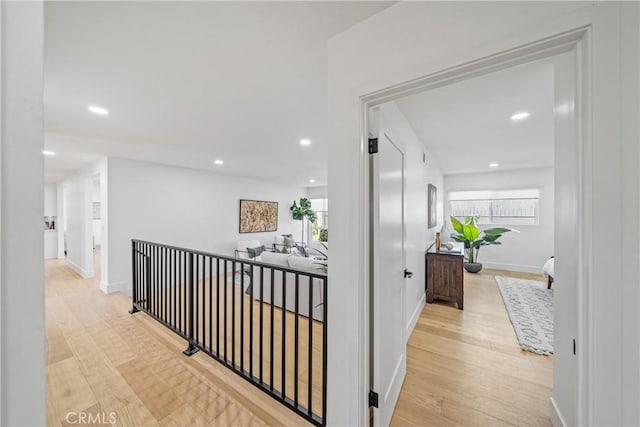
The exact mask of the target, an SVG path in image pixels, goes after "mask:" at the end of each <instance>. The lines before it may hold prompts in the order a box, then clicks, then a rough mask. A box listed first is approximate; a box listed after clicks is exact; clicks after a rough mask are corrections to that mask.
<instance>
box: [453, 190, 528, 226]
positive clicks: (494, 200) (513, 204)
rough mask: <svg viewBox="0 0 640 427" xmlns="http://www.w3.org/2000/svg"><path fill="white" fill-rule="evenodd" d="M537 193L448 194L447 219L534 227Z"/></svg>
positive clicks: (476, 192) (456, 192)
mask: <svg viewBox="0 0 640 427" xmlns="http://www.w3.org/2000/svg"><path fill="white" fill-rule="evenodd" d="M539 201H540V190H537V189H521V190H501V191H452V192H450V193H449V207H450V213H451V216H455V217H456V218H458V219H462V218H464V217H466V216H479V217H480V220H479V221H478V223H479V224H508V225H511V224H513V225H518V224H525V225H537V224H538V220H539V218H538V213H539V208H538V205H539Z"/></svg>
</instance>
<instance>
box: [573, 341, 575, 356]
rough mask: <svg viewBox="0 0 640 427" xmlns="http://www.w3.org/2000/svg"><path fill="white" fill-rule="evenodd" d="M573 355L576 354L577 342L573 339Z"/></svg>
mask: <svg viewBox="0 0 640 427" xmlns="http://www.w3.org/2000/svg"><path fill="white" fill-rule="evenodd" d="M573 354H576V340H575V338H574V339H573Z"/></svg>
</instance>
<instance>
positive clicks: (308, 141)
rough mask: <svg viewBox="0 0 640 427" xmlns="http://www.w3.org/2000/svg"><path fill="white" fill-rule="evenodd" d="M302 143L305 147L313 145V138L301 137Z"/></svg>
mask: <svg viewBox="0 0 640 427" xmlns="http://www.w3.org/2000/svg"><path fill="white" fill-rule="evenodd" d="M300 145H302V146H303V147H308V146H310V145H311V140H310V139H308V138H304V139H301V140H300Z"/></svg>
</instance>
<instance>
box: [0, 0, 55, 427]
mask: <svg viewBox="0 0 640 427" xmlns="http://www.w3.org/2000/svg"><path fill="white" fill-rule="evenodd" d="M0 10H1V13H0V14H1V17H2V22H1V25H0V27H1V35H0V38H1V39H2V43H1V55H0V58H1V60H0V62H1V66H2V69H1V76H2V80H1V81H2V83H1V92H2V104H1V105H2V119H1V125H2V137H1V138H0V146H1V150H0V151H1V152H2V157H1V164H0V169H1V173H2V175H1V181H2V187H0V201H1V202H2V204H1V209H2V210H1V214H0V216H1V219H2V221H1V223H0V234H1V235H2V238H1V239H0V247H1V249H0V254H1V257H2V258H1V259H0V272H1V276H0V282H1V284H0V289H1V292H2V300H1V307H0V350H1V353H0V361H1V368H0V378H1V381H0V384H1V390H0V398H1V400H0V414H1V419H0V424H2V425H6V426H22V425H30V426H36V425H38V426H41V425H45V424H46V394H45V393H46V386H45V384H46V382H45V360H46V344H45V324H44V271H43V250H42V228H43V227H42V219H43V216H44V215H43V212H44V209H43V197H42V194H43V173H42V169H43V161H42V153H41V152H42V149H43V136H42V135H43V129H42V128H43V106H42V81H43V71H42V70H43V64H42V60H43V47H42V40H43V7H42V2H37V1H34V2H28V3H23V2H2V3H1V4H0Z"/></svg>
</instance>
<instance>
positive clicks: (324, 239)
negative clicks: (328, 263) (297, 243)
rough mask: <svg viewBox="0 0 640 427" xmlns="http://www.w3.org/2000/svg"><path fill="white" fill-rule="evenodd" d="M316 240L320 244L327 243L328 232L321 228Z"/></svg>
mask: <svg viewBox="0 0 640 427" xmlns="http://www.w3.org/2000/svg"><path fill="white" fill-rule="evenodd" d="M318 240H319V241H321V242H328V241H329V230H327V229H326V228H321V229H320V234H319V235H318Z"/></svg>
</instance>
